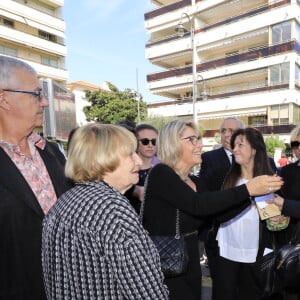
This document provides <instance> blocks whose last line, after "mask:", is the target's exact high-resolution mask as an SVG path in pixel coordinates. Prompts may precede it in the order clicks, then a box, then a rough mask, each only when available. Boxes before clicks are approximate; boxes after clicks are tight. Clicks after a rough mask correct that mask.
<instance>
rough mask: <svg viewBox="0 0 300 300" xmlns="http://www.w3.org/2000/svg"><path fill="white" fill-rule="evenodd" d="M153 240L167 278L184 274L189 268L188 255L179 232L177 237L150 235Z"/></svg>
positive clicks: (177, 218)
mask: <svg viewBox="0 0 300 300" xmlns="http://www.w3.org/2000/svg"><path fill="white" fill-rule="evenodd" d="M177 224H178V225H179V210H178V209H177V210H176V228H177V227H178V228H179V226H177ZM150 238H151V240H152V241H153V243H154V245H155V246H156V248H157V250H158V253H159V256H160V263H161V270H162V272H163V273H164V275H165V277H175V276H179V275H181V274H184V273H185V272H186V271H187V266H188V261H189V258H188V253H187V249H186V243H185V239H184V237H183V236H180V233H179V230H178V232H177V230H176V235H175V236H173V235H171V236H164V235H150Z"/></svg>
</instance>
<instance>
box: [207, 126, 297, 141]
mask: <svg viewBox="0 0 300 300" xmlns="http://www.w3.org/2000/svg"><path fill="white" fill-rule="evenodd" d="M249 126H253V127H256V126H254V125H251V124H249ZM295 127H296V125H295V124H287V125H266V126H261V125H260V126H257V127H256V128H257V129H258V130H259V131H260V132H261V133H262V134H290V132H291V131H292V130H293V129H294V128H295ZM216 133H219V130H218V129H216V130H205V132H204V133H203V137H206V138H208V137H214V136H215V134H216Z"/></svg>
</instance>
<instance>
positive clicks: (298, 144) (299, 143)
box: [291, 141, 300, 149]
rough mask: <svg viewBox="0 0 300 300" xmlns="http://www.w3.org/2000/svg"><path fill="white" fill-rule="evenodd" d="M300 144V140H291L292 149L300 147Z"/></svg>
mask: <svg viewBox="0 0 300 300" xmlns="http://www.w3.org/2000/svg"><path fill="white" fill-rule="evenodd" d="M299 146H300V142H298V141H293V142H291V148H292V149H297V148H299Z"/></svg>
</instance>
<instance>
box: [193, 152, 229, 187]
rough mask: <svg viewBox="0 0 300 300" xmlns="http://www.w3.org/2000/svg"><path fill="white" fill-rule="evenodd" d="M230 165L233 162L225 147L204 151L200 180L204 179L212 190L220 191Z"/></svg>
mask: <svg viewBox="0 0 300 300" xmlns="http://www.w3.org/2000/svg"><path fill="white" fill-rule="evenodd" d="M230 166H231V163H230V161H229V158H228V156H227V154H226V152H225V149H224V148H223V147H221V148H218V149H215V150H211V151H207V152H204V153H203V154H202V163H201V169H200V173H199V177H200V181H204V184H205V186H206V187H207V188H208V189H209V190H210V191H218V190H220V189H221V187H222V184H223V182H224V178H225V176H226V174H227V172H228V171H229V169H230Z"/></svg>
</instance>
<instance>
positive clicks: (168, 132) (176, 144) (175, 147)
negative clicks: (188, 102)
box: [157, 120, 198, 169]
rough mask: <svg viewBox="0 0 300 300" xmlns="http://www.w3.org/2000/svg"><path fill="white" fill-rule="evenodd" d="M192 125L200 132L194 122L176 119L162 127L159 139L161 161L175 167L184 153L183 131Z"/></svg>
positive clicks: (159, 157)
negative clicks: (182, 143)
mask: <svg viewBox="0 0 300 300" xmlns="http://www.w3.org/2000/svg"><path fill="white" fill-rule="evenodd" d="M187 127H190V128H192V129H194V130H195V131H196V132H198V130H197V127H196V125H195V124H194V123H193V122H186V121H181V120H175V121H172V122H170V123H167V124H166V125H165V126H164V127H163V128H161V129H160V131H159V134H158V139H157V156H158V159H159V161H160V162H162V163H164V164H166V165H168V166H169V167H171V168H173V169H174V167H175V164H176V163H177V162H178V160H179V159H180V157H181V155H182V145H181V142H180V140H181V138H182V133H183V131H184V130H185V129H186V128H187Z"/></svg>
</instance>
